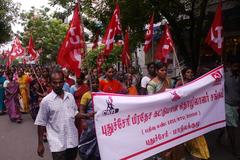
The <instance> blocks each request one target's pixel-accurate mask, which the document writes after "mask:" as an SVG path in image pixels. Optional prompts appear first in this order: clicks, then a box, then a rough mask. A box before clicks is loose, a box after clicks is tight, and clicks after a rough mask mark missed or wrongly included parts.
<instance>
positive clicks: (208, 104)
mask: <svg viewBox="0 0 240 160" xmlns="http://www.w3.org/2000/svg"><path fill="white" fill-rule="evenodd" d="M224 102H225V101H224V76H223V66H220V67H218V68H216V69H214V70H212V71H210V72H208V73H207V74H205V75H203V76H202V77H200V78H198V79H196V80H194V81H192V82H190V83H188V84H186V85H184V86H181V87H179V88H176V89H172V90H170V91H167V92H163V93H159V94H155V95H151V96H127V95H115V94H103V93H96V94H94V96H93V103H94V110H95V112H96V115H95V127H96V134H97V140H98V145H99V150H100V155H101V159H103V160H108V159H109V160H115V159H116V160H119V159H137V160H139V159H144V158H147V157H150V156H152V155H154V154H156V153H159V152H161V151H164V150H166V149H169V148H172V147H174V146H176V145H178V144H181V143H184V142H186V141H188V140H190V139H193V138H195V137H198V136H200V135H203V134H205V133H207V132H209V131H212V130H215V129H217V128H221V127H224V126H225V109H224Z"/></svg>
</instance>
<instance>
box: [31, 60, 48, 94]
mask: <svg viewBox="0 0 240 160" xmlns="http://www.w3.org/2000/svg"><path fill="white" fill-rule="evenodd" d="M30 66H31V68H32V70H33V73H34V75H35V76H36V79H37V81H38V83H39V85H40V87H41V88H42V90H43V92H45V90H44V88H43V86H42V84H41V83H40V81H39V78H38V76H37V74H36V72H35V69H34V68H33V66H32V64H30Z"/></svg>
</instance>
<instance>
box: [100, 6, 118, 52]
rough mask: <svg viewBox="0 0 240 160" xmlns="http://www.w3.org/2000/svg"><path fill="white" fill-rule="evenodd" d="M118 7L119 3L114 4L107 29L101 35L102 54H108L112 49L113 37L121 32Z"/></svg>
mask: <svg viewBox="0 0 240 160" xmlns="http://www.w3.org/2000/svg"><path fill="white" fill-rule="evenodd" d="M119 16H120V9H119V5H118V4H116V7H115V10H114V12H113V15H112V18H111V21H110V23H109V24H108V27H107V30H106V32H105V34H104V36H103V39H102V43H104V44H105V48H104V54H105V55H106V56H108V55H109V54H110V52H111V51H112V49H113V42H114V37H115V35H117V34H121V32H122V30H121V26H120V19H119Z"/></svg>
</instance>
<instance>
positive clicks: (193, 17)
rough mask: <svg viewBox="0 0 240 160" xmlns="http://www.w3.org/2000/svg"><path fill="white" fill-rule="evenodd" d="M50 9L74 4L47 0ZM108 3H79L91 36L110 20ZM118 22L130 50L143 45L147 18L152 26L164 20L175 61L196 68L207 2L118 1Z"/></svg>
mask: <svg viewBox="0 0 240 160" xmlns="http://www.w3.org/2000/svg"><path fill="white" fill-rule="evenodd" d="M50 1H51V4H52V5H56V4H60V5H62V6H63V7H65V8H71V7H69V6H73V2H75V0H70V1H64V0H50ZM116 2H117V1H116V0H115V1H112V0H101V1H94V2H93V1H92V0H82V1H81V11H82V12H83V13H84V14H85V15H87V19H88V20H87V21H84V24H85V26H86V27H88V28H89V29H90V30H92V31H93V33H94V32H95V30H96V28H98V27H99V26H100V27H101V30H102V34H103V33H104V30H105V28H106V26H107V24H108V22H109V20H110V18H111V15H112V13H113V9H114V5H115V3H116ZM118 3H119V5H120V12H121V15H120V19H121V24H122V28H123V30H125V29H126V28H127V27H129V28H130V34H131V37H130V41H131V45H130V48H131V49H132V50H133V49H135V48H136V47H137V46H138V45H140V44H142V43H143V41H144V34H145V31H144V27H145V25H146V24H147V23H148V22H149V19H150V18H149V17H150V16H151V15H152V13H154V15H155V16H154V17H155V19H154V22H155V23H156V22H161V21H162V19H163V18H166V19H167V21H168V22H169V24H170V26H171V28H170V29H171V32H172V36H173V39H174V41H175V44H176V47H177V51H178V55H179V57H181V58H183V59H184V60H185V63H187V64H188V65H192V66H193V67H195V68H196V67H197V65H198V62H199V61H198V59H199V50H200V47H201V44H203V43H201V42H202V40H203V37H204V36H205V34H204V32H203V28H204V27H205V25H206V23H205V21H204V20H205V12H206V6H207V3H208V0H171V1H169V0H149V1H147V0H128V1H127V0H121V1H118Z"/></svg>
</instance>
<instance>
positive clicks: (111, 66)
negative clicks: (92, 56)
mask: <svg viewBox="0 0 240 160" xmlns="http://www.w3.org/2000/svg"><path fill="white" fill-rule="evenodd" d="M110 68H112V69H113V70H114V67H113V65H108V66H107V67H106V68H105V71H106V72H107V71H108V70H109V69H110Z"/></svg>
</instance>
